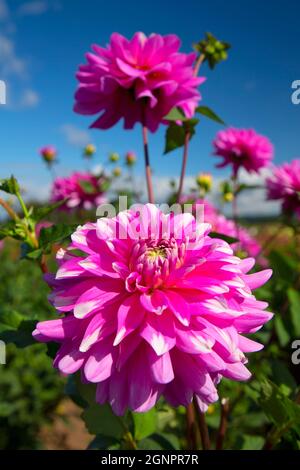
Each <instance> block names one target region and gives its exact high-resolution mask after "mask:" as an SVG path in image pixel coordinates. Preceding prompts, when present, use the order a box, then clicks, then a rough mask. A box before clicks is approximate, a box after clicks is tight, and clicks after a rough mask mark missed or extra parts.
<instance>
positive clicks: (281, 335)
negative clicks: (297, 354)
mask: <svg viewBox="0 0 300 470" xmlns="http://www.w3.org/2000/svg"><path fill="white" fill-rule="evenodd" d="M274 323H275V330H276V333H277V336H278V339H279V343H280V346H282V347H285V346H286V345H287V344H288V343H289V341H290V334H289V332H288V328H287V327H286V325H285V324H284V322H283V319H282V318H281V317H280V316H279V315H275V320H274Z"/></svg>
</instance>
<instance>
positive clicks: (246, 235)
mask: <svg viewBox="0 0 300 470" xmlns="http://www.w3.org/2000/svg"><path fill="white" fill-rule="evenodd" d="M181 202H182V204H187V203H192V204H199V206H200V205H202V206H203V221H204V222H206V223H209V224H211V226H212V230H213V231H214V232H218V233H220V234H223V235H227V236H228V237H233V238H238V239H239V242H238V243H233V244H232V245H231V247H232V248H233V250H234V251H235V252H236V253H238V254H241V253H244V254H245V255H246V256H251V257H253V258H257V257H258V259H256V261H257V262H258V263H260V264H261V265H263V266H265V264H266V259H265V258H263V257H262V256H259V255H260V252H261V250H262V247H261V244H260V243H259V241H258V240H257V239H256V238H255V237H254V236H253V235H252V234H251V233H250V232H249V230H247V229H246V228H245V227H241V226H239V230H238V233H237V229H236V225H235V223H234V221H233V220H230V219H227V217H225V215H223V214H221V213H220V211H219V210H218V209H217V208H216V207H215V206H214V205H213V204H212V203H211V202H209V201H208V200H206V199H197V198H196V197H195V196H194V195H193V194H192V195H190V196H189V195H185V196H183V197H182V200H181Z"/></svg>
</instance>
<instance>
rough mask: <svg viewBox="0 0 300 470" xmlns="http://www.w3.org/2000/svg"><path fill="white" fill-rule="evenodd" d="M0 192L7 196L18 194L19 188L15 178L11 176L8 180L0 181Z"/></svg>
mask: <svg viewBox="0 0 300 470" xmlns="http://www.w3.org/2000/svg"><path fill="white" fill-rule="evenodd" d="M0 190H1V191H4V192H5V193H8V194H14V195H16V194H17V193H19V192H20V186H19V184H18V181H17V180H16V178H15V177H14V176H13V175H11V177H10V178H5V179H1V180H0Z"/></svg>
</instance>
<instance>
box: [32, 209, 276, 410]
mask: <svg viewBox="0 0 300 470" xmlns="http://www.w3.org/2000/svg"><path fill="white" fill-rule="evenodd" d="M209 232H210V226H209V225H207V224H198V223H197V222H196V220H195V218H194V217H193V216H192V215H191V214H184V215H182V214H180V215H176V216H174V215H164V214H163V213H162V212H161V211H160V210H159V209H157V208H156V207H155V206H154V205H151V204H147V205H146V206H144V209H143V212H142V217H139V215H138V214H136V213H134V212H132V211H126V212H121V213H120V214H119V215H118V216H117V217H116V218H113V219H105V218H103V219H99V220H98V221H97V223H88V224H86V225H84V226H82V227H79V228H78V229H77V231H76V232H75V233H74V234H73V236H72V243H71V245H70V246H69V247H68V249H67V250H66V251H64V250H60V251H59V252H58V255H57V261H58V263H59V269H58V271H57V273H56V274H51V275H47V277H46V279H47V281H48V283H49V285H50V286H51V287H52V289H53V292H52V294H51V297H50V300H51V302H52V303H53V305H54V306H55V308H56V309H57V310H58V312H59V314H60V317H59V318H58V319H57V320H51V321H46V322H41V323H38V324H37V327H36V330H35V331H34V333H33V334H34V336H35V338H36V339H37V340H39V341H42V342H48V341H56V342H58V343H60V344H61V346H60V349H59V351H58V353H57V356H56V358H55V361H54V365H55V367H57V368H58V369H59V370H60V371H61V372H62V373H64V374H73V373H75V372H77V371H78V370H81V374H82V380H83V382H92V383H95V384H97V392H96V401H97V402H98V403H99V404H103V403H106V402H109V403H110V404H111V406H112V408H113V410H114V412H115V413H116V414H118V415H122V414H123V413H124V412H125V410H126V409H127V408H129V409H131V410H134V411H137V412H145V411H147V410H149V409H150V408H152V407H153V406H154V405H155V403H156V402H157V400H158V399H159V397H160V396H162V395H163V396H164V397H165V398H166V400H167V401H168V402H169V403H170V404H171V405H173V406H178V405H183V406H186V405H188V404H189V403H191V401H192V398H193V396H195V397H196V398H197V400H198V402H199V405H200V406H201V409H202V410H205V409H206V408H207V406H208V405H209V404H210V403H213V402H215V401H216V400H217V399H218V392H217V384H218V383H219V382H220V380H221V379H222V377H227V378H229V379H232V380H237V381H242V380H248V379H249V378H250V376H251V374H250V372H249V370H248V369H247V368H246V365H245V364H246V363H247V358H246V356H245V354H244V353H248V352H252V351H259V350H260V349H262V347H263V346H262V345H261V344H258V343H256V342H255V341H253V340H250V339H249V338H247V337H246V336H244V334H249V333H254V332H255V331H257V330H259V329H260V328H261V327H262V326H263V324H264V323H265V322H267V321H268V320H269V319H270V318H271V317H272V314H271V313H269V312H265V309H266V307H267V303H265V302H261V301H258V300H256V298H255V296H254V295H253V292H252V291H253V289H256V288H257V287H259V286H261V285H263V284H264V283H265V282H266V281H267V280H268V279H269V277H270V275H271V271H270V270H266V271H261V272H258V273H255V274H247V273H248V271H249V270H251V268H252V267H253V265H254V260H253V259H251V258H248V259H245V260H240V259H239V258H238V257H236V256H234V254H233V251H232V249H231V248H230V246H229V245H228V244H227V243H226V242H224V241H223V240H219V239H213V238H210V236H209ZM120 234H121V235H120ZM73 250H76V251H74V252H73ZM78 250H80V253H85V256H82V255H81V256H80V255H78Z"/></svg>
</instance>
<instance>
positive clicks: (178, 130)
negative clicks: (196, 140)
mask: <svg viewBox="0 0 300 470" xmlns="http://www.w3.org/2000/svg"><path fill="white" fill-rule="evenodd" d="M198 122H199V120H198V119H190V120H188V121H185V122H184V124H183V125H182V126H178V125H177V124H175V123H174V122H172V123H171V124H170V125H169V127H168V128H167V131H166V137H165V151H164V153H165V154H166V153H169V152H172V151H173V150H175V149H177V148H180V147H182V146H183V145H184V142H185V137H186V133H187V132H189V133H190V139H191V138H192V137H193V135H194V134H195V132H196V131H195V127H196V125H197V124H198Z"/></svg>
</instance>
